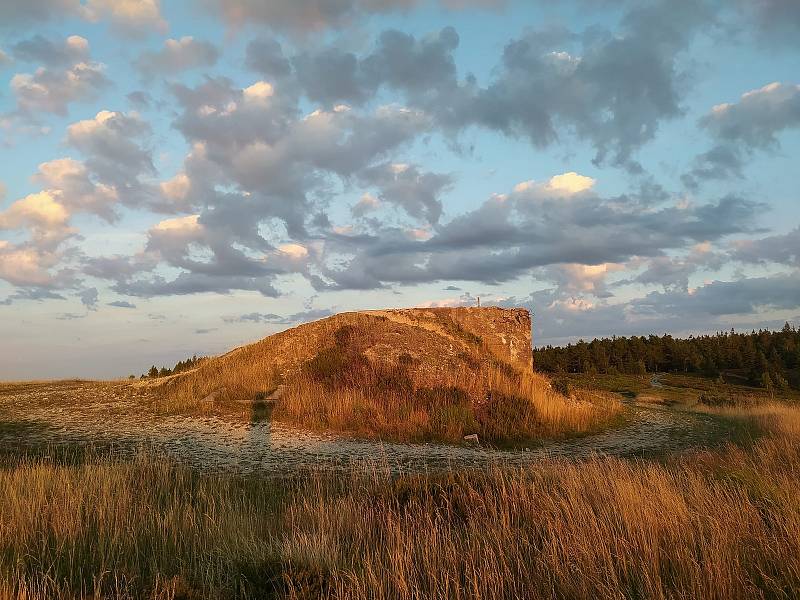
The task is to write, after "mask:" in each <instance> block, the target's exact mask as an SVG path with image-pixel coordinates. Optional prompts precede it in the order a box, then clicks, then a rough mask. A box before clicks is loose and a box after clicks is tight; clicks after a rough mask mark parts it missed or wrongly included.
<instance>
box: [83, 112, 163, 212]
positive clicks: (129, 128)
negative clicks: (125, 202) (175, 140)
mask: <svg viewBox="0 0 800 600" xmlns="http://www.w3.org/2000/svg"><path fill="white" fill-rule="evenodd" d="M149 132H150V127H149V125H148V124H147V123H146V122H145V121H143V120H142V119H141V118H140V117H139V116H138V115H136V114H133V113H131V114H126V113H121V112H115V111H108V110H103V111H100V112H99V113H97V114H96V115H95V116H94V118H92V119H85V120H82V121H78V122H76V123H73V124H72V125H70V126H69V127H68V128H67V143H68V144H70V145H71V146H73V147H74V148H76V149H78V150H80V151H81V152H83V153H84V154H85V155H86V157H87V158H86V161H85V163H86V166H87V168H88V169H89V170H90V171H91V172H92V173H93V174H94V175H95V177H96V178H97V179H98V180H99V181H100V182H101V183H104V184H108V185H113V186H115V188H116V189H117V190H118V191H124V192H125V194H124V196H125V198H126V199H127V198H130V197H131V196H132V195H133V194H134V193H135V192H137V191H141V185H140V181H139V177H140V176H141V175H143V174H153V173H154V172H155V167H154V166H153V160H152V157H151V154H150V151H149V150H148V149H147V148H145V147H144V146H143V144H142V143H141V140H142V138H144V137H146V136H147V135H148V134H149Z"/></svg>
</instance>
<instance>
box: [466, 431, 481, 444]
mask: <svg viewBox="0 0 800 600" xmlns="http://www.w3.org/2000/svg"><path fill="white" fill-rule="evenodd" d="M464 441H465V442H471V443H473V444H479V443H480V440H479V439H478V434H477V433H471V434H470V435H465V436H464Z"/></svg>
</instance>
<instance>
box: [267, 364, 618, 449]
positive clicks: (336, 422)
mask: <svg viewBox="0 0 800 600" xmlns="http://www.w3.org/2000/svg"><path fill="white" fill-rule="evenodd" d="M342 367H343V375H344V380H341V381H340V380H338V379H336V378H335V377H336V372H334V374H333V377H334V379H333V380H331V379H330V378H328V377H320V376H319V373H315V372H306V373H305V374H304V375H302V376H300V377H298V378H297V379H296V380H295V381H294V382H293V383H292V384H291V385H290V386H289V387H288V390H287V392H286V394H285V395H284V397H283V398H282V399H281V401H280V402H279V403H278V405H277V407H276V409H275V412H274V414H273V417H274V418H276V419H279V420H284V421H288V422H291V423H295V424H299V425H302V426H304V427H309V428H313V429H321V430H326V429H328V430H336V431H346V432H351V433H356V434H360V435H365V436H370V437H380V438H388V439H397V440H403V441H423V440H438V441H446V442H460V441H461V440H462V439H463V437H464V436H465V435H470V434H473V433H477V434H478V435H479V436H480V438H481V439H482V440H486V441H489V442H492V443H497V444H520V443H527V442H531V441H535V440H538V439H543V438H555V437H563V436H568V435H581V434H586V433H589V432H592V431H596V430H598V429H601V428H603V427H606V426H608V425H610V424H611V423H612V422H613V421H614V419H615V418H617V417H619V416H620V414H621V412H622V405H621V403H620V402H619V400H618V399H617V398H616V397H615V396H613V395H612V394H606V393H603V392H589V391H578V392H576V393H575V395H574V396H573V397H572V398H565V397H564V396H562V395H561V394H559V393H557V392H555V391H554V390H553V389H552V388H551V387H550V384H549V381H548V380H547V378H545V377H543V376H541V375H538V374H534V373H524V372H518V371H516V370H514V369H512V368H510V367H508V366H507V365H498V364H494V363H487V364H483V365H481V366H478V367H477V368H475V369H474V370H472V371H467V372H463V373H461V374H459V376H457V377H456V376H454V375H447V374H442V375H440V376H439V377H438V378H437V379H436V380H433V381H430V380H427V381H426V380H424V379H420V378H418V377H414V376H411V375H409V374H408V373H407V372H405V371H403V370H402V369H395V370H392V371H385V370H380V369H378V368H375V366H374V365H368V364H363V365H354V364H352V363H346V364H344V365H342Z"/></svg>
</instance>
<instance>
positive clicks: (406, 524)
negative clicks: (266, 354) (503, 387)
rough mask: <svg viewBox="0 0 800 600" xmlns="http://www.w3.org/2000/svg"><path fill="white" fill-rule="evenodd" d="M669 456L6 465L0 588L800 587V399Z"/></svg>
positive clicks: (14, 593)
mask: <svg viewBox="0 0 800 600" xmlns="http://www.w3.org/2000/svg"><path fill="white" fill-rule="evenodd" d="M716 410H726V411H727V416H728V417H730V418H737V419H743V420H746V421H748V422H749V423H750V424H751V426H752V427H754V428H758V429H760V430H761V431H764V432H766V436H765V437H763V438H761V439H760V440H758V441H757V442H755V443H754V444H753V445H752V446H749V447H747V448H740V447H735V446H730V447H728V448H726V449H724V450H721V451H717V452H695V453H691V454H687V455H683V456H681V457H678V458H674V459H672V460H669V461H666V462H659V463H652V462H646V461H627V460H621V459H614V458H596V459H592V460H588V461H582V462H581V461H569V460H552V461H544V462H541V463H537V464H536V465H535V466H533V467H527V468H524V469H519V468H503V466H502V465H498V466H497V467H496V468H494V469H491V470H489V471H482V472H478V471H461V472H450V473H446V474H441V475H413V476H412V475H409V476H391V475H390V474H389V473H388V472H387V471H386V470H385V469H383V468H381V467H380V465H372V466H369V465H364V466H363V467H354V468H353V469H352V470H351V472H349V473H346V474H344V475H331V474H325V473H322V472H310V473H304V474H302V475H299V476H298V477H296V478H293V479H266V478H252V477H251V478H243V477H239V476H233V475H210V474H202V473H198V472H193V471H189V470H187V469H184V468H181V467H179V466H176V465H174V464H170V463H169V462H166V461H164V460H162V459H159V458H157V457H153V456H148V455H144V454H143V455H140V456H138V457H137V458H136V459H134V460H132V461H130V460H128V461H122V460H115V459H114V458H113V457H103V456H100V457H97V456H91V455H90V456H88V457H87V456H82V457H77V456H76V457H75V459H74V460H64V459H63V458H62V459H55V458H41V457H39V458H32V459H26V458H17V459H9V458H6V459H5V461H4V463H3V465H2V469H0V598H3V599H6V598H7V599H11V598H26V599H31V600H32V599H40V598H41V599H44V598H48V599H49V598H56V599H58V598H63V599H73V598H74V599H77V598H87V597H89V598H100V597H102V598H120V599H121V598H159V599H165V600H169V599H175V598H184V599H186V598H220V599H221V598H263V597H286V598H319V597H329V598H378V599H380V598H520V597H525V598H540V597H542V598H543V597H547V598H550V597H563V598H619V597H629V598H720V599H722V598H763V597H767V598H794V597H796V595H797V592H798V590H800V502H798V498H800V469H798V465H800V411H798V409H797V408H792V407H787V406H785V405H779V404H776V405H763V406H760V407H758V408H752V407H744V408H735V409H734V408H727V409H716Z"/></svg>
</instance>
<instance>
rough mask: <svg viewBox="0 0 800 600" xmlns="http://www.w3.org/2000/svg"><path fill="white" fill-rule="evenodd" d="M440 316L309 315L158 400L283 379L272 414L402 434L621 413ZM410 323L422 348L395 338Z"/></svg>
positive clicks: (595, 420)
mask: <svg viewBox="0 0 800 600" xmlns="http://www.w3.org/2000/svg"><path fill="white" fill-rule="evenodd" d="M443 323H444V324H445V325H446V324H448V323H449V326H448V328H447V329H446V333H447V335H450V336H452V339H451V338H449V337H442V335H440V334H439V333H432V332H431V331H429V330H427V329H422V330H420V331H422V332H423V333H419V332H417V331H416V330H417V328H414V327H411V326H408V325H405V324H402V323H397V322H393V321H390V320H387V319H385V318H378V317H374V316H367V315H360V314H349V315H342V316H340V317H337V319H335V320H331V319H328V320H323V321H318V322H315V323H311V324H308V325H304V326H301V327H300V328H298V329H297V330H295V331H294V332H284V333H282V334H277V335H275V336H270V337H268V338H266V339H264V340H262V341H261V342H257V343H256V344H252V345H250V346H245V347H242V348H239V349H237V350H235V351H233V352H231V353H229V354H227V355H225V356H222V357H219V358H216V359H212V360H208V361H205V362H204V363H203V364H201V365H200V367H199V368H197V369H196V370H194V371H191V372H189V373H185V374H181V375H177V376H173V377H172V378H166V379H165V380H163V381H161V382H160V385H161V386H162V388H163V391H164V393H165V400H164V402H162V408H163V407H165V408H166V409H168V410H178V411H180V410H191V409H192V407H194V408H195V409H196V408H197V407H198V406H199V405H200V404H201V403H200V400H201V399H202V398H203V397H207V396H210V395H211V396H213V397H215V398H217V399H219V400H223V401H224V400H226V399H228V400H239V401H241V400H244V401H245V402H250V401H253V400H256V399H259V398H264V397H267V396H269V395H270V394H271V393H272V392H273V391H274V390H275V389H276V388H277V387H278V386H279V385H282V386H284V387H285V388H286V389H285V393H284V394H283V395H282V397H281V399H280V401H279V402H278V403H277V405H276V408H275V411H274V414H273V416H274V417H275V418H278V419H281V420H283V421H287V422H291V423H293V424H296V425H300V426H304V427H308V428H314V429H330V430H336V431H346V432H350V433H356V434H359V435H364V436H370V437H380V438H384V439H387V438H390V439H397V440H404V441H420V440H439V441H448V442H460V441H461V440H462V439H463V438H464V436H466V435H471V434H478V435H479V437H480V438H482V439H484V440H486V441H489V442H492V443H497V444H519V443H524V442H530V441H535V440H538V439H541V438H553V437H563V436H569V435H580V434H585V433H588V432H590V431H595V430H598V429H600V428H602V427H605V426H608V425H609V424H611V423H612V422H613V420H614V419H615V418H617V417H618V416H619V415H620V413H621V411H622V406H621V404H620V403H619V402H618V400H617V399H615V397H614V396H613V395H612V394H605V393H603V392H598V391H594V392H590V391H576V392H575V394H573V395H572V396H571V397H569V398H567V397H565V396H563V395H561V394H559V393H558V392H556V391H555V390H554V389H552V388H551V386H550V384H549V382H548V380H547V379H546V378H545V377H543V376H541V375H536V374H534V373H533V372H531V371H530V369H527V370H524V369H521V368H520V367H519V366H512V365H511V364H509V363H507V362H504V361H503V360H502V359H500V358H498V357H497V356H495V354H494V353H493V352H492V351H491V349H490V348H489V347H488V346H486V345H484V344H483V342H482V341H481V339H480V338H478V337H477V336H475V335H473V334H468V333H467V332H465V331H463V330H462V329H460V328H459V327H458V326H457V324H455V323H454V322H450V321H444V322H443ZM437 327H438V328H439V329H441V328H444V325H443V324H442V323H438V324H437ZM409 331H414V332H416V334H417V335H421V336H422V337H421V338H420V339H421V340H427V342H426V343H429V344H431V345H430V346H429V347H428V348H427V349H426V350H425V351H422V350H421V349H418V350H420V352H418V353H417V354H418V356H417V357H416V358H415V357H414V356H412V353H411V352H412V350H411V349H410V348H406V347H405V346H402V345H401V344H400V342H398V339H399V338H400V337H402V336H404V335H405V336H408V335H410V334H409ZM437 332H438V329H437ZM386 340H390V341H391V342H392V344H393V345H391V346H387V343H388V342H386ZM406 341H407V340H406ZM420 343H422V342H420ZM453 347H455V348H457V349H458V351H457V352H455V351H453V349H452V348H453ZM376 348H377V349H378V350H376ZM400 350H403V351H402V352H400ZM406 350H408V351H406ZM438 352H441V353H446V354H448V356H447V357H442V356H439V355H438V354H437V353H438ZM395 354H396V356H395Z"/></svg>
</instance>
